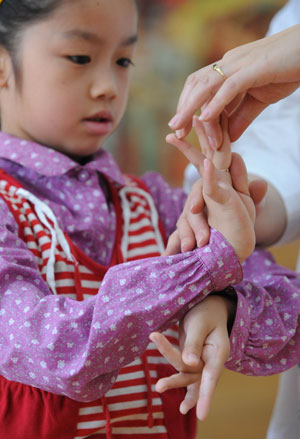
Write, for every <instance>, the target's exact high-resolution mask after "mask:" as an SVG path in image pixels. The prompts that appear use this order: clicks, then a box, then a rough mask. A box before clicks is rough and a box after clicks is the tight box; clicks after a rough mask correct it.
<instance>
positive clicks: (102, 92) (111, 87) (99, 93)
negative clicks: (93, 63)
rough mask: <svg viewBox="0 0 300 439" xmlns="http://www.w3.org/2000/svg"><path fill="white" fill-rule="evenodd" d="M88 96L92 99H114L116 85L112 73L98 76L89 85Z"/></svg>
mask: <svg viewBox="0 0 300 439" xmlns="http://www.w3.org/2000/svg"><path fill="white" fill-rule="evenodd" d="M90 95H91V97H92V98H93V99H98V98H103V99H115V98H116V96H117V83H116V80H115V77H114V75H113V73H111V72H108V73H107V74H105V75H101V74H99V76H97V77H96V78H95V79H94V81H93V82H92V84H91V87H90Z"/></svg>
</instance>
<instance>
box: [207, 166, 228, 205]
mask: <svg viewBox="0 0 300 439" xmlns="http://www.w3.org/2000/svg"><path fill="white" fill-rule="evenodd" d="M218 172H219V173H218V174H217V172H216V168H215V166H214V164H213V163H212V161H211V160H208V159H205V160H204V169H203V195H204V199H206V197H209V198H210V199H211V200H214V201H215V202H216V203H220V204H223V203H225V202H226V200H227V197H228V194H227V192H226V190H225V189H223V188H222V186H221V185H220V184H218V181H219V180H218V175H219V174H220V173H223V172H224V171H218ZM224 174H225V172H224ZM226 174H227V172H226ZM225 177H226V175H225Z"/></svg>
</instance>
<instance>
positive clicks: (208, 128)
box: [203, 118, 223, 151]
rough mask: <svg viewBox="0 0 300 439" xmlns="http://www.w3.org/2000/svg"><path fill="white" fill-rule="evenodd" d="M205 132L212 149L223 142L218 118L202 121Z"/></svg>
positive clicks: (217, 147)
mask: <svg viewBox="0 0 300 439" xmlns="http://www.w3.org/2000/svg"><path fill="white" fill-rule="evenodd" d="M203 125H204V129H205V133H206V135H207V138H208V141H209V146H210V148H211V149H212V150H213V151H216V150H218V149H219V148H220V147H221V145H222V143H223V131H222V128H221V125H220V122H219V118H217V119H214V120H211V121H209V122H203Z"/></svg>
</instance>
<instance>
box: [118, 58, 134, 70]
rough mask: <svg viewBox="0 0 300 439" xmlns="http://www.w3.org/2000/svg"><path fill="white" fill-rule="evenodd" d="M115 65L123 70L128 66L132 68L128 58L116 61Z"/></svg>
mask: <svg viewBox="0 0 300 439" xmlns="http://www.w3.org/2000/svg"><path fill="white" fill-rule="evenodd" d="M117 64H118V65H119V66H121V67H124V68H125V69H127V68H128V67H130V66H134V64H133V62H132V61H131V59H130V58H120V59H118V61H117Z"/></svg>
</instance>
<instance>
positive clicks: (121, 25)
mask: <svg viewBox="0 0 300 439" xmlns="http://www.w3.org/2000/svg"><path fill="white" fill-rule="evenodd" d="M112 29H114V31H113V32H112ZM136 40H137V10H136V6H135V4H134V2H133V0H110V1H109V2H107V1H106V0H72V1H71V2H69V1H66V2H62V5H61V6H60V7H58V8H57V9H56V10H55V11H54V13H53V14H52V15H51V16H50V17H48V18H46V19H45V20H43V21H40V22H37V23H36V24H33V25H31V26H29V27H28V28H27V29H26V30H25V31H24V33H23V35H22V38H21V41H22V45H21V47H20V48H19V51H18V63H19V70H20V78H18V81H17V80H16V76H15V74H14V71H13V67H12V62H11V58H10V55H9V54H8V53H6V52H5V50H4V49H2V50H1V52H0V55H1V57H0V60H1V62H0V86H1V89H0V108H1V128H2V130H3V131H5V132H7V133H9V134H12V135H14V136H17V137H20V138H23V139H28V140H31V141H34V142H38V143H41V144H43V145H46V146H48V147H50V148H54V149H57V150H59V151H61V152H63V153H64V154H67V155H69V156H72V157H77V156H79V157H80V156H87V155H90V154H93V153H95V152H97V151H98V150H99V148H100V147H101V146H102V144H103V142H104V140H105V139H106V138H107V137H108V136H109V135H111V133H112V132H113V131H114V130H115V129H116V128H117V126H118V125H119V123H120V120H121V118H122V116H123V114H124V111H125V108H126V104H127V98H128V90H129V82H130V70H131V69H130V67H131V64H132V61H131V60H132V57H133V56H134V50H135V42H136ZM102 111H106V112H108V113H109V114H110V115H111V123H109V124H108V125H109V126H108V127H107V130H106V132H105V133H101V134H99V133H94V132H92V131H91V130H90V128H89V127H88V124H87V123H86V118H89V117H91V116H92V115H95V114H96V113H98V112H102Z"/></svg>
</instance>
